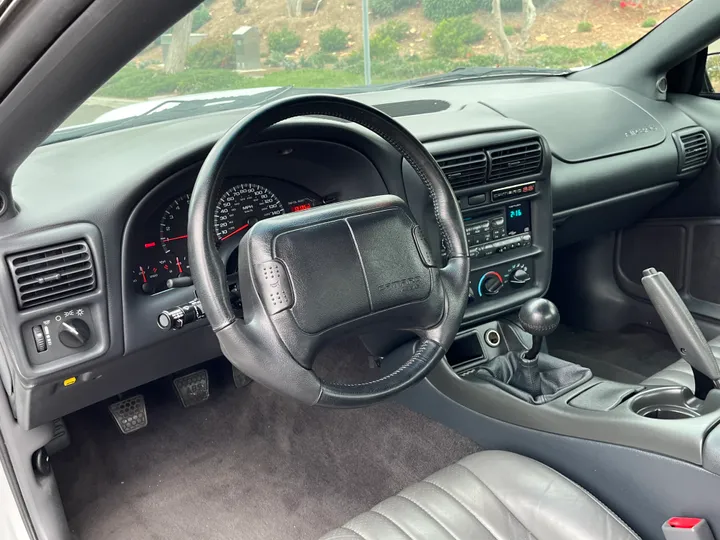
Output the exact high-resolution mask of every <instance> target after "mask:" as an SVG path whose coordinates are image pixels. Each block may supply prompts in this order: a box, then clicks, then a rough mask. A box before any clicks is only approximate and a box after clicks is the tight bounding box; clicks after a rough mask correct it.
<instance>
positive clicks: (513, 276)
mask: <svg viewBox="0 0 720 540" xmlns="http://www.w3.org/2000/svg"><path fill="white" fill-rule="evenodd" d="M528 281H530V274H528V272H527V270H525V268H522V267H521V268H516V269H515V270H513V271H512V272H511V273H510V284H512V285H514V286H515V287H521V286H522V285H525V284H526V283H527V282H528Z"/></svg>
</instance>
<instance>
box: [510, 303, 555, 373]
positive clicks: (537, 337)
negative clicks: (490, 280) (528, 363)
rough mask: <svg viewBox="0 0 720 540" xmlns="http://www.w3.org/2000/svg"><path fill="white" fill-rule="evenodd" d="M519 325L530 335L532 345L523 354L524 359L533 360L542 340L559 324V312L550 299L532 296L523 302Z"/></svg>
mask: <svg viewBox="0 0 720 540" xmlns="http://www.w3.org/2000/svg"><path fill="white" fill-rule="evenodd" d="M518 319H520V326H522V328H523V330H525V331H526V332H527V333H528V334H530V335H531V336H532V347H530V349H529V350H528V351H527V352H526V353H525V354H524V355H523V358H524V359H525V360H535V359H536V358H537V355H538V353H539V352H540V347H541V346H542V340H543V338H544V337H545V336H549V335H550V334H552V333H553V332H554V331H555V330H556V329H557V327H558V325H559V324H560V312H558V309H557V307H556V306H555V304H553V303H552V302H551V301H550V300H546V299H545V298H533V299H532V300H528V301H527V302H525V303H524V304H523V306H522V308H520V313H519V314H518Z"/></svg>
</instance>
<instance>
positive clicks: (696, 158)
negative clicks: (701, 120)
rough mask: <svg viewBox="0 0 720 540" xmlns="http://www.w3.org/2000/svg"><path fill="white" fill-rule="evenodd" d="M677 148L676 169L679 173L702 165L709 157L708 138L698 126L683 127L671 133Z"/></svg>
mask: <svg viewBox="0 0 720 540" xmlns="http://www.w3.org/2000/svg"><path fill="white" fill-rule="evenodd" d="M673 139H674V140H675V146H677V149H678V158H679V163H678V171H679V172H681V173H684V172H687V171H690V170H692V169H696V168H698V167H702V166H703V165H705V164H706V163H707V161H708V157H710V140H709V137H708V135H707V132H706V131H705V130H704V129H700V128H690V129H683V130H681V131H677V132H675V133H673Z"/></svg>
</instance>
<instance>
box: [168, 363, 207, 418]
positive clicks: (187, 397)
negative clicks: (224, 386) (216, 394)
mask: <svg viewBox="0 0 720 540" xmlns="http://www.w3.org/2000/svg"><path fill="white" fill-rule="evenodd" d="M173 387H174V388H175V393H176V394H177V397H178V398H180V403H182V406H183V407H185V408H186V409H187V408H188V407H192V406H193V405H197V404H198V403H202V402H203V401H207V399H208V398H209V397H210V381H209V380H208V372H207V369H199V370H198V371H193V372H192V373H189V374H187V375H183V376H182V377H177V378H176V379H173Z"/></svg>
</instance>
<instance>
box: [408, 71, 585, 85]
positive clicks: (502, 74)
mask: <svg viewBox="0 0 720 540" xmlns="http://www.w3.org/2000/svg"><path fill="white" fill-rule="evenodd" d="M570 73H572V71H571V70H569V69H549V68H526V67H517V68H489V67H487V68H477V67H461V68H457V69H454V70H452V71H450V72H448V73H444V74H442V75H434V76H431V77H423V78H421V79H415V80H413V81H407V82H406V83H404V84H402V85H397V87H398V88H422V87H429V86H441V85H445V84H453V83H456V82H472V81H479V80H482V79H494V78H498V79H502V78H508V77H560V76H564V75H568V74H570Z"/></svg>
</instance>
